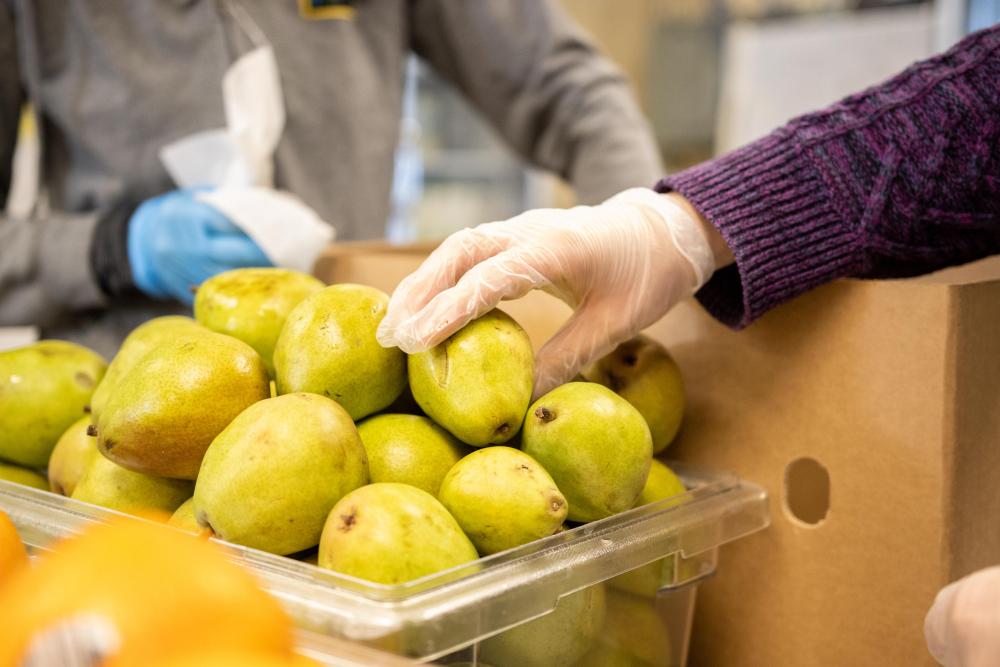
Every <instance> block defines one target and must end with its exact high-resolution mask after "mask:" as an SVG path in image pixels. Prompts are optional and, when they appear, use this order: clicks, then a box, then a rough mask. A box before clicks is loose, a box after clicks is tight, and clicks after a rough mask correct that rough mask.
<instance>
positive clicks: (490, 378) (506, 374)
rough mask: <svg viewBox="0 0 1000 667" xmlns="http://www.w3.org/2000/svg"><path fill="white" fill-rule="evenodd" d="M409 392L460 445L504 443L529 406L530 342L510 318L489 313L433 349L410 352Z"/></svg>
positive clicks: (500, 314) (531, 376)
mask: <svg viewBox="0 0 1000 667" xmlns="http://www.w3.org/2000/svg"><path fill="white" fill-rule="evenodd" d="M408 368H409V373H410V389H411V390H412V391H413V397H414V398H415V399H416V401H417V403H418V404H419V405H420V407H421V409H423V411H424V412H425V413H427V416H428V417H430V418H431V419H433V420H434V421H435V422H437V423H438V424H440V425H441V426H444V427H445V428H446V429H448V430H449V431H451V433H452V434H454V435H455V437H457V438H458V439H459V440H461V441H462V442H464V443H466V444H469V445H473V446H475V447H482V446H484V445H490V444H494V445H499V444H503V443H505V442H507V441H508V440H510V439H511V438H513V437H514V435H516V434H517V432H518V431H519V430H520V428H521V422H522V421H523V420H524V413H525V410H527V408H528V404H529V403H530V402H531V388H532V381H533V378H534V372H535V371H534V369H535V365H534V356H533V353H532V350H531V340H530V339H529V338H528V334H526V333H525V332H524V329H522V328H521V326H520V325H519V324H518V323H517V322H515V321H514V320H513V318H511V317H510V316H509V315H507V314H506V313H504V312H503V311H500V310H493V311H491V312H489V313H487V314H486V315H483V316H482V317H480V318H479V319H477V320H473V321H472V322H470V323H469V324H467V325H466V326H465V327H464V328H462V329H460V330H459V331H458V332H456V333H455V334H453V335H452V336H450V337H449V338H447V339H446V340H445V341H444V342H442V343H441V344H439V345H437V346H436V347H433V348H431V349H430V350H427V351H426V352H420V353H419V354H411V355H410V357H409V360H408Z"/></svg>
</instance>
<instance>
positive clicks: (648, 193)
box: [377, 188, 721, 396]
mask: <svg viewBox="0 0 1000 667" xmlns="http://www.w3.org/2000/svg"><path fill="white" fill-rule="evenodd" d="M674 198H677V199H674ZM678 200H679V197H678V196H677V195H661V194H657V193H655V192H653V191H652V190H648V189H645V188H635V189H632V190H626V191H625V192H622V193H619V194H618V195H615V196H614V197H612V198H611V199H609V200H607V201H606V202H604V203H603V204H600V205H599V206H593V207H586V206H578V207H576V208H572V209H569V210H562V209H539V210H535V211H528V212H527V213H524V214H522V215H519V216H517V217H514V218H511V219H510V220H506V221H503V222H491V223H488V224H483V225H479V226H478V227H475V228H474V229H464V230H462V231H460V232H457V233H455V234H453V235H452V236H450V237H449V238H447V239H446V240H445V241H444V243H442V244H441V246H440V247H439V248H437V249H436V250H435V251H434V252H433V253H431V255H430V256H429V257H428V258H427V260H426V261H424V263H423V265H421V267H420V268H419V269H418V270H417V271H416V272H414V273H413V274H412V275H410V276H408V277H407V278H405V279H404V280H403V281H402V282H401V283H400V284H399V287H397V288H396V291H395V292H394V293H393V295H392V299H391V300H390V302H389V308H388V311H387V313H386V316H385V318H384V319H383V320H382V323H381V324H380V325H379V328H378V332H377V336H378V340H379V342H380V343H382V345H384V346H386V347H391V346H398V347H400V348H401V349H402V350H403V351H405V352H408V353H415V352H419V351H422V350H426V349H428V348H430V347H433V346H434V345H436V344H437V343H439V342H441V341H442V340H444V339H445V338H447V337H448V336H449V335H451V334H452V333H454V332H455V331H457V330H458V329H460V328H461V327H463V326H465V324H466V323H468V322H469V321H470V320H472V319H475V318H476V317H479V316H480V315H482V314H484V313H486V312H488V311H490V310H491V309H493V308H494V307H495V306H496V305H497V304H498V303H499V302H500V301H501V300H503V299H516V298H518V297H521V296H523V295H524V294H526V293H527V292H528V291H529V290H532V289H542V290H545V291H546V292H548V293H550V294H553V295H554V296H556V297H558V298H560V299H562V300H563V301H565V302H566V303H568V304H569V305H570V306H571V307H572V308H573V309H574V310H575V311H576V312H575V313H574V314H573V316H572V318H570V320H569V321H568V322H567V323H566V324H565V325H564V326H563V327H562V328H561V329H560V330H559V331H558V332H557V333H556V334H555V335H554V336H553V337H552V339H551V340H549V341H548V342H547V343H546V344H545V345H544V347H542V349H541V350H540V351H539V352H538V355H537V357H536V375H535V395H536V396H538V395H540V394H543V393H545V392H547V391H548V390H549V389H551V388H553V387H555V386H558V385H559V384H561V383H563V382H565V381H567V380H569V379H570V378H572V377H573V376H574V375H575V374H576V373H577V372H578V371H579V370H580V369H581V368H582V367H583V366H585V365H586V364H588V363H590V362H591V361H593V360H594V359H596V358H598V357H600V356H602V355H604V354H606V353H608V352H609V351H611V350H612V349H614V347H615V345H617V344H618V343H619V342H621V341H623V340H625V339H627V338H629V337H631V336H633V335H635V334H636V333H638V332H639V331H640V330H642V329H644V328H645V327H647V326H649V325H650V324H652V323H653V322H655V321H656V320H658V319H659V318H660V317H662V316H663V315H664V314H665V313H666V312H667V311H668V310H670V308H671V307H673V306H674V304H676V303H677V302H678V301H680V300H682V299H684V298H686V297H688V296H690V295H691V294H693V293H694V292H695V291H696V290H697V289H698V288H699V287H700V286H701V285H702V284H704V283H705V281H707V280H708V278H709V277H710V276H711V274H712V271H713V270H714V268H715V265H716V257H715V253H714V250H715V248H714V247H713V245H712V244H711V243H710V237H709V233H708V230H706V229H705V228H704V226H703V225H707V223H704V221H700V220H699V219H698V217H697V216H696V214H694V215H693V214H692V213H693V211H692V210H689V209H687V208H685V207H684V206H683V205H681V204H679V203H678ZM679 201H681V202H683V200H679ZM712 231H713V232H714V230H712ZM720 239H721V237H720Z"/></svg>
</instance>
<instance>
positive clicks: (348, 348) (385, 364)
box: [274, 284, 406, 421]
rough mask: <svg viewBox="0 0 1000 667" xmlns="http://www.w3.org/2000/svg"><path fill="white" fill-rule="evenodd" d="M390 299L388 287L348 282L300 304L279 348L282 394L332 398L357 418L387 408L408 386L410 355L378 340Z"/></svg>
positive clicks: (277, 360) (276, 360)
mask: <svg viewBox="0 0 1000 667" xmlns="http://www.w3.org/2000/svg"><path fill="white" fill-rule="evenodd" d="M388 304H389V297H388V296H386V294H385V293H384V292H381V291H379V290H377V289H375V288H373V287H365V286H364V285H349V284H344V285H332V286H330V287H327V288H325V289H322V290H320V291H319V292H316V293H315V294H313V295H312V296H310V297H308V298H306V299H305V300H303V301H302V302H301V303H299V305H298V306H296V307H295V309H294V310H292V312H291V313H290V314H289V315H288V319H287V320H286V321H285V326H284V328H283V329H282V330H281V335H280V336H278V342H277V345H276V346H275V348H274V368H275V374H276V378H277V385H278V393H279V394H291V393H295V392H309V393H313V394H320V395H323V396H326V397H327V398H332V399H333V400H335V401H337V402H338V403H340V404H341V405H342V406H343V407H344V409H345V410H347V412H348V413H349V414H350V415H351V419H353V420H354V421H358V420H360V419H361V418H362V417H366V416H368V415H370V414H372V413H374V412H378V411H379V410H382V409H384V408H386V407H388V406H389V405H390V404H391V403H392V402H393V401H395V400H396V398H397V397H398V396H399V395H400V393H402V391H403V387H405V386H406V355H405V354H403V353H402V352H401V351H400V350H399V349H398V348H384V347H382V346H381V345H379V342H378V341H377V340H376V339H375V330H376V329H377V328H378V325H379V322H381V321H382V318H383V317H385V309H386V306H388Z"/></svg>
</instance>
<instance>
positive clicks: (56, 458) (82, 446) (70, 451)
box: [48, 417, 100, 496]
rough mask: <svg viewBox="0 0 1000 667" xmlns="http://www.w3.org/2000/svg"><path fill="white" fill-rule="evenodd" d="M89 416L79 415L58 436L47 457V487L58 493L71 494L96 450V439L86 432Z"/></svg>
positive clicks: (95, 454)
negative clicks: (50, 453)
mask: <svg viewBox="0 0 1000 667" xmlns="http://www.w3.org/2000/svg"><path fill="white" fill-rule="evenodd" d="M89 426H90V417H81V418H80V419H78V420H77V421H76V422H74V423H73V425H72V426H70V427H69V428H68V429H66V432H65V433H63V434H62V437H61V438H59V442H57V443H56V447H55V449H53V450H52V456H51V457H50V458H49V468H48V472H49V488H50V489H51V490H52V491H53V492H55V493H58V494H60V495H63V496H71V495H73V489H75V488H76V485H77V482H79V481H80V478H81V477H83V472H84V470H86V469H87V466H88V465H89V464H90V459H91V457H93V456H100V454H98V452H97V439H96V438H94V437H93V436H90V435H88V434H87V429H88V427H89Z"/></svg>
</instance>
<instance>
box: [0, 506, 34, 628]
mask: <svg viewBox="0 0 1000 667" xmlns="http://www.w3.org/2000/svg"><path fill="white" fill-rule="evenodd" d="M27 564H28V552H27V551H25V549H24V544H22V543H21V538H20V536H19V535H18V534H17V529H16V528H14V522H13V521H11V520H10V517H9V516H7V515H6V514H4V513H3V512H0V587H2V586H4V584H5V583H6V582H7V581H8V580H10V579H11V578H12V577H13V576H14V575H15V574H16V573H17V572H18V571H19V570H20V569H21V568H23V567H24V566H25V565H27ZM0 627H2V626H0Z"/></svg>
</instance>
